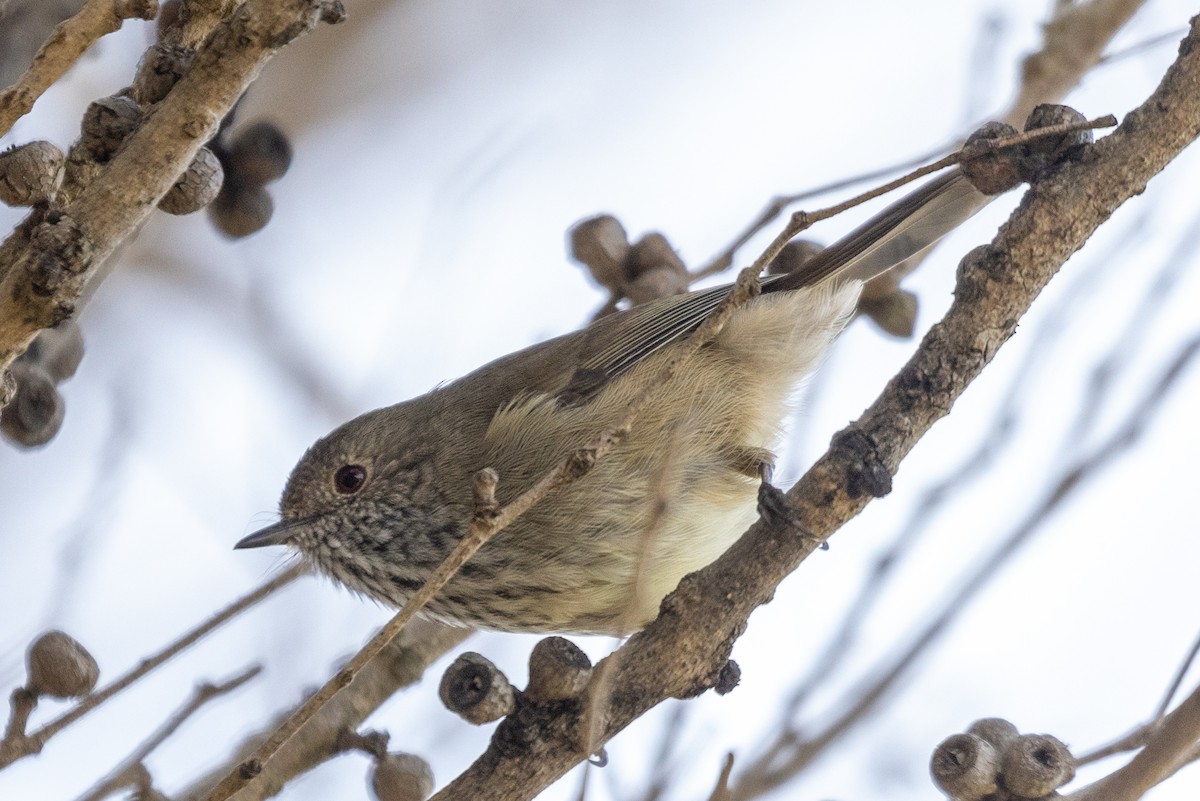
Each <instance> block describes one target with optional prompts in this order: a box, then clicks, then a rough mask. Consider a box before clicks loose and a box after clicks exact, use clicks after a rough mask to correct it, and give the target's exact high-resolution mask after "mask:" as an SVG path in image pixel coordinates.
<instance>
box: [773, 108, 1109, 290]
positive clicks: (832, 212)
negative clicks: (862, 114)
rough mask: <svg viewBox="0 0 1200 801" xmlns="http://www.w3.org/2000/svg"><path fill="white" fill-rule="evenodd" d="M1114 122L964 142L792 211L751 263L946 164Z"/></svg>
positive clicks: (1099, 120) (1075, 124)
mask: <svg viewBox="0 0 1200 801" xmlns="http://www.w3.org/2000/svg"><path fill="white" fill-rule="evenodd" d="M1116 124H1117V118H1116V117H1114V116H1113V115H1111V114H1106V115H1104V116H1103V117H1098V118H1096V119H1094V120H1084V121H1082V122H1065V123H1059V124H1057V125H1047V126H1046V127H1044V128H1035V129H1034V130H1031V131H1023V132H1021V133H1018V134H1015V135H1013V136H1006V137H1002V138H999V139H980V140H977V141H975V142H972V143H970V144H968V145H964V146H963V147H962V148H960V149H959V150H957V151H955V152H954V153H951V154H950V155H948V156H944V157H943V158H940V159H938V160H937V161H934V162H932V163H930V164H926V165H925V166H923V167H918V168H917V169H915V170H911V171H910V172H907V173H905V174H904V175H901V176H900V177H899V178H895V179H893V180H891V181H888V182H887V183H885V184H880V185H879V186H877V187H875V188H874V189H871V190H869V191H867V192H863V193H862V194H860V195H857V196H855V197H852V198H850V199H849V200H846V201H843V202H841V203H838V204H835V205H833V206H828V207H826V208H824V209H819V210H817V211H814V212H807V211H803V210H802V211H797V212H793V213H792V216H791V217H790V218H789V220H788V223H787V225H785V226H784V228H783V230H782V231H780V232H779V234H778V235H777V236H776V237H775V239H773V240H772V241H771V244H770V245H768V246H767V249H766V250H765V251H764V252H763V254H762V255H761V256H759V257H758V259H757V260H755V262H754V266H755V267H756V268H757V269H758V270H759V271H760V272H761V271H762V270H765V269H766V267H767V265H768V264H770V263H771V262H772V261H774V259H775V257H776V256H778V255H779V253H780V252H781V251H782V250H783V248H784V246H785V245H787V243H788V242H790V241H791V240H792V239H793V238H794V237H796V236H797V235H798V234H800V233H802V232H804V231H806V230H808V229H809V228H810V227H812V226H813V225H815V224H816V223H818V222H821V221H822V220H827V219H829V218H830V217H833V216H836V215H838V214H841V213H842V212H844V211H847V210H849V209H852V208H854V207H855V206H859V205H862V204H863V203H866V202H867V201H869V200H874V199H875V198H877V197H880V196H882V195H886V194H887V193H888V192H891V191H892V190H894V189H899V188H900V187H902V186H904V185H905V184H909V183H912V182H913V181H915V180H917V179H919V178H924V177H925V176H926V175H932V174H933V173H935V172H938V171H939V170H944V169H946V168H947V167H953V166H954V165H956V164H960V163H962V162H964V161H970V160H973V159H978V158H982V157H984V156H987V155H989V154H992V153H995V152H997V151H1000V150H1005V149H1007V148H1012V147H1017V146H1019V145H1024V144H1027V143H1029V142H1032V141H1034V140H1036V139H1041V138H1043V137H1049V136H1061V135H1062V134H1067V133H1074V132H1077V131H1087V130H1094V129H1096V128H1109V127H1112V126H1114V125H1116Z"/></svg>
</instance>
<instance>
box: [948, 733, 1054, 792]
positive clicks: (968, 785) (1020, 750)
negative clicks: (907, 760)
mask: <svg viewBox="0 0 1200 801" xmlns="http://www.w3.org/2000/svg"><path fill="white" fill-rule="evenodd" d="M1075 765H1076V761H1075V757H1074V756H1072V755H1071V752H1070V751H1069V750H1068V749H1067V746H1066V745H1064V744H1063V743H1062V741H1061V740H1059V739H1058V738H1056V737H1053V736H1051V735H1049V734H1021V733H1020V732H1018V731H1017V727H1016V726H1014V725H1013V724H1011V723H1009V722H1008V721H1007V720H1003V719H1001V718H984V719H982V720H977V721H975V722H974V723H972V724H971V725H970V727H968V728H967V730H966V732H964V733H962V734H954V735H951V736H950V737H947V738H946V739H945V740H943V741H942V742H941V743H940V744H939V745H938V747H937V748H936V749H935V750H934V752H933V758H932V759H931V760H930V763H929V772H930V774H931V775H932V776H933V781H934V783H935V784H936V785H937V786H938V787H939V788H941V790H942V792H944V793H945V794H946V795H947V796H949V797H950V798H951V799H954V801H1030V800H1031V799H1046V798H1054V797H1056V796H1057V790H1058V788H1059V787H1062V786H1063V785H1064V784H1066V783H1067V782H1069V781H1071V779H1073V778H1074V777H1075Z"/></svg>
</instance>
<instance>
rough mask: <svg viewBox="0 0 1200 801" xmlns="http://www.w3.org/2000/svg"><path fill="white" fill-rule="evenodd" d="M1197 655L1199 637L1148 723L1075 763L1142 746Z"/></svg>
mask: <svg viewBox="0 0 1200 801" xmlns="http://www.w3.org/2000/svg"><path fill="white" fill-rule="evenodd" d="M1198 653H1200V637H1197V638H1196V641H1195V642H1193V643H1192V647H1191V648H1190V649H1188V653H1187V656H1185V657H1184V658H1183V662H1182V663H1181V664H1180V665H1179V668H1178V670H1176V671H1175V677H1174V678H1173V679H1172V680H1171V684H1170V685H1169V686H1168V687H1167V691H1166V692H1165V693H1164V694H1163V699H1162V701H1161V702H1160V703H1159V705H1158V708H1157V709H1155V710H1154V715H1153V716H1152V717H1151V718H1150V721H1149V722H1148V723H1143V724H1142V725H1141V726H1138V727H1137V728H1136V729H1134V730H1133V731H1131V732H1129V733H1128V734H1124V735H1122V736H1120V737H1118V738H1117V739H1115V740H1113V741H1112V742H1110V743H1106V744H1105V745H1102V746H1099V747H1097V748H1094V749H1092V750H1091V751H1088V752H1087V753H1085V754H1083V755H1082V756H1080V757H1077V758H1076V762H1078V763H1079V764H1080V765H1088V764H1091V763H1092V762H1099V761H1100V760H1102V759H1107V758H1108V757H1110V756H1112V755H1113V754H1121V753H1124V752H1126V751H1133V750H1135V749H1138V748H1141V747H1142V746H1144V745H1145V744H1146V741H1147V740H1148V739H1149V738H1150V737H1151V736H1152V735H1153V734H1154V732H1156V731H1158V728H1159V727H1160V726H1161V725H1162V722H1163V719H1164V718H1165V717H1166V715H1167V710H1168V709H1170V708H1171V700H1172V699H1173V698H1174V697H1175V693H1177V692H1178V691H1179V688H1180V686H1181V685H1182V684H1183V680H1184V678H1185V677H1186V676H1187V673H1188V671H1189V670H1191V667H1192V663H1193V662H1195V661H1196V655H1197V654H1198Z"/></svg>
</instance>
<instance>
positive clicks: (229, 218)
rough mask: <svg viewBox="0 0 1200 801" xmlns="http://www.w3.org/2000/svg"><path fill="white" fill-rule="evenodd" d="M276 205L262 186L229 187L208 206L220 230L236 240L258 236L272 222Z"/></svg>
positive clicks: (209, 212)
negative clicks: (256, 234)
mask: <svg viewBox="0 0 1200 801" xmlns="http://www.w3.org/2000/svg"><path fill="white" fill-rule="evenodd" d="M274 211H275V203H274V201H272V200H271V196H270V195H269V194H267V190H265V189H263V188H262V187H261V186H239V187H236V188H229V187H227V188H226V191H225V192H222V193H220V194H219V195H217V199H216V200H214V201H213V202H212V203H210V204H208V216H209V219H211V220H212V221H213V224H214V225H215V226H216V227H217V230H218V231H220V232H221V233H223V234H225V235H226V236H228V237H230V238H232V239H240V238H242V237H244V236H250V234H253V233H256V232H258V231H259V230H261V229H262V228H263V226H265V225H266V224H267V223H268V222H270V221H271V214H272V213H273V212H274Z"/></svg>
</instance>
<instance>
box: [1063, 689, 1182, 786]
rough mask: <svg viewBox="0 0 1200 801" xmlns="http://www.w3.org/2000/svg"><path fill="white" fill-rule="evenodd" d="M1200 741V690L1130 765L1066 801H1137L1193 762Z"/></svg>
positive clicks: (1178, 709)
mask: <svg viewBox="0 0 1200 801" xmlns="http://www.w3.org/2000/svg"><path fill="white" fill-rule="evenodd" d="M1197 741H1200V688H1197V689H1195V690H1193V691H1192V693H1191V695H1189V696H1188V697H1187V698H1186V699H1184V701H1183V703H1181V704H1180V705H1179V706H1178V707H1177V708H1176V709H1175V710H1174V711H1173V712H1171V714H1169V715H1167V716H1166V717H1165V718H1163V721H1162V725H1161V726H1159V727H1158V728H1157V729H1156V730H1155V731H1154V732H1153V733H1152V734H1151V735H1150V737H1149V738H1148V739H1147V742H1146V747H1145V748H1143V749H1142V750H1141V751H1139V752H1138V754H1137V756H1135V757H1134V758H1133V759H1132V760H1130V761H1129V764H1127V765H1125V766H1124V767H1121V768H1118V769H1117V770H1115V771H1113V772H1112V773H1110V774H1109V775H1108V776H1105V777H1104V778H1103V779H1100V780H1099V781H1097V782H1095V783H1094V784H1090V785H1088V786H1087V787H1084V788H1081V789H1080V790H1077V791H1075V792H1073V793H1071V794H1069V795H1067V796H1066V797H1065V801H1137V799H1140V798H1141V797H1142V796H1143V795H1145V794H1146V793H1147V792H1148V791H1149V790H1150V789H1151V788H1152V787H1154V786H1155V785H1157V784H1159V783H1160V782H1162V781H1163V780H1164V779H1167V778H1169V777H1170V776H1172V775H1173V774H1174V773H1175V772H1176V771H1177V770H1179V769H1180V768H1181V767H1183V766H1184V765H1186V764H1187V763H1188V762H1189V761H1190V760H1191V759H1194V756H1195V751H1196V743H1197Z"/></svg>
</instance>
